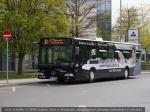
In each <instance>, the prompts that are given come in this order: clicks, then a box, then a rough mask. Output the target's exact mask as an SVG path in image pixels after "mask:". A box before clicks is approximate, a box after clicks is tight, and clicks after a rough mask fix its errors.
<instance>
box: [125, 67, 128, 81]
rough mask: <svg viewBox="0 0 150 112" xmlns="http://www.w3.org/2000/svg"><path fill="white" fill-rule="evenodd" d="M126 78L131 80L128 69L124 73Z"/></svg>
mask: <svg viewBox="0 0 150 112" xmlns="http://www.w3.org/2000/svg"><path fill="white" fill-rule="evenodd" d="M124 78H125V79H128V78H129V70H128V69H127V68H126V69H125V71H124Z"/></svg>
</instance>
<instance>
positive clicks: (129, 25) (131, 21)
mask: <svg viewBox="0 0 150 112" xmlns="http://www.w3.org/2000/svg"><path fill="white" fill-rule="evenodd" d="M120 20H121V21H120ZM139 22H140V20H139V12H138V9H137V8H135V7H131V8H124V9H122V17H121V19H120V17H118V19H117V23H116V25H115V27H114V28H113V30H115V32H118V33H121V34H122V35H125V37H126V41H127V40H128V39H127V36H128V30H129V29H137V28H138V25H139ZM120 25H122V26H121V27H120ZM120 28H121V29H120ZM118 35H119V34H118Z"/></svg>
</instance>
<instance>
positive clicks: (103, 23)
mask: <svg viewBox="0 0 150 112" xmlns="http://www.w3.org/2000/svg"><path fill="white" fill-rule="evenodd" d="M111 6H112V5H111V0H97V5H96V7H97V36H98V37H101V38H103V40H108V41H110V40H111V10H112V9H111Z"/></svg>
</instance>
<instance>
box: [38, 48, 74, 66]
mask: <svg viewBox="0 0 150 112" xmlns="http://www.w3.org/2000/svg"><path fill="white" fill-rule="evenodd" d="M71 51H72V47H71V46H49V47H42V48H41V49H40V57H41V58H40V63H41V64H65V65H68V64H69V62H70V61H71V54H72V52H71Z"/></svg>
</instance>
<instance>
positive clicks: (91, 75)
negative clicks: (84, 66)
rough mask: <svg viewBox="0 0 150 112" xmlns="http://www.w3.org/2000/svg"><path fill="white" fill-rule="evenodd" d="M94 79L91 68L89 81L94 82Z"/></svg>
mask: <svg viewBox="0 0 150 112" xmlns="http://www.w3.org/2000/svg"><path fill="white" fill-rule="evenodd" d="M94 79H95V72H94V71H93V70H91V71H90V73H89V82H91V83H92V82H94Z"/></svg>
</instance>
